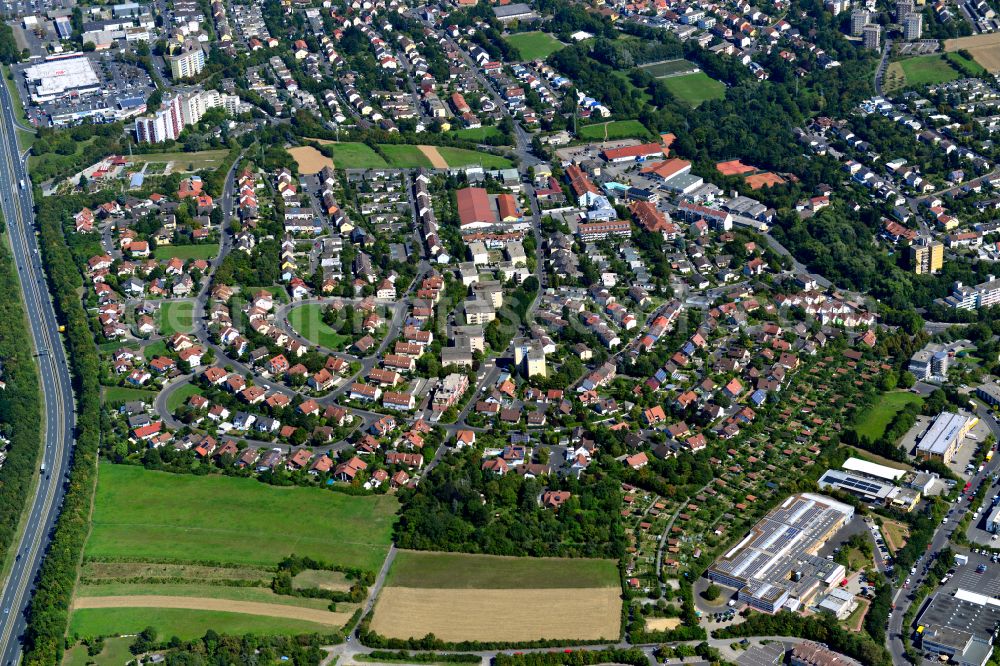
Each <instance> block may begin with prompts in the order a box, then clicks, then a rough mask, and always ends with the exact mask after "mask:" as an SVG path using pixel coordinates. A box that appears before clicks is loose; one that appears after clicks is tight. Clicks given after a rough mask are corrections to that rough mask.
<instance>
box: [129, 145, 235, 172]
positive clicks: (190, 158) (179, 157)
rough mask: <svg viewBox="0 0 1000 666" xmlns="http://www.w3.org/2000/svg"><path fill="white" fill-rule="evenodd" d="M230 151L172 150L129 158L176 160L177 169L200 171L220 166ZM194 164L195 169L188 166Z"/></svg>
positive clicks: (136, 161) (151, 160)
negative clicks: (195, 151)
mask: <svg viewBox="0 0 1000 666" xmlns="http://www.w3.org/2000/svg"><path fill="white" fill-rule="evenodd" d="M228 154H229V151H228V150H226V149H221V150H202V151H199V152H197V153H183V152H172V153H147V154H144V155H132V156H131V157H129V159H130V160H131V161H132V162H135V163H139V162H160V163H166V162H174V170H175V171H184V170H188V171H199V170H201V169H215V168H217V167H219V166H220V165H221V164H222V162H223V160H225V159H226V155H228ZM190 166H193V167H194V169H189V168H188V167H190Z"/></svg>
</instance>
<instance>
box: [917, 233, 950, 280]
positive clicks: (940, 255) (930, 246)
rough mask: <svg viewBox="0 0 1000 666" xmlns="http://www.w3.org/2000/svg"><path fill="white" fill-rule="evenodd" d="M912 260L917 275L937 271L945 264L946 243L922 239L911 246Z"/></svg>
mask: <svg viewBox="0 0 1000 666" xmlns="http://www.w3.org/2000/svg"><path fill="white" fill-rule="evenodd" d="M910 260H911V261H912V262H913V272H915V273H916V274H917V275H927V274H930V273H937V272H938V271H940V270H941V268H942V267H943V266H944V245H943V244H942V243H938V242H936V241H931V240H927V239H921V240H919V241H917V242H916V243H914V244H913V245H911V246H910Z"/></svg>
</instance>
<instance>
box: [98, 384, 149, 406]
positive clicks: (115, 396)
mask: <svg viewBox="0 0 1000 666" xmlns="http://www.w3.org/2000/svg"><path fill="white" fill-rule="evenodd" d="M156 394H157V392H156V391H147V390H145V389H138V388H129V387H128V386H105V387H104V403H105V404H107V405H121V404H123V403H126V402H128V401H129V400H145V401H146V402H149V403H152V402H153V400H155V399H156Z"/></svg>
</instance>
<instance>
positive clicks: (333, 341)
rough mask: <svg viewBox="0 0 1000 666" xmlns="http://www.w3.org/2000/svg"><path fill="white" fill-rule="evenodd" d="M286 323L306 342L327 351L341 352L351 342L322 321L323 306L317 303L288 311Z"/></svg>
mask: <svg viewBox="0 0 1000 666" xmlns="http://www.w3.org/2000/svg"><path fill="white" fill-rule="evenodd" d="M288 323H289V324H290V325H291V327H292V328H293V329H295V332H296V333H298V334H299V335H301V336H302V337H304V338H305V339H306V340H309V341H310V342H312V343H313V344H316V345H320V346H321V347H326V348H327V349H336V350H342V349H343V348H344V345H346V344H347V343H348V342H350V340H351V339H350V338H349V337H347V336H346V335H341V334H340V333H337V332H336V331H335V330H333V329H332V328H330V327H329V326H328V325H327V324H326V323H325V322H324V321H323V306H322V305H320V304H318V303H310V304H307V305H302V306H300V307H297V308H295V309H293V310H290V311H289V312H288Z"/></svg>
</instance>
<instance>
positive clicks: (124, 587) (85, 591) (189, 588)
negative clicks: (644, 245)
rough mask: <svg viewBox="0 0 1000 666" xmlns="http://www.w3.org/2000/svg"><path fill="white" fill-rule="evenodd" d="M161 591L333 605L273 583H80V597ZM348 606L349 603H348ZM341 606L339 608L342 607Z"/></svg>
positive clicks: (309, 605)
mask: <svg viewBox="0 0 1000 666" xmlns="http://www.w3.org/2000/svg"><path fill="white" fill-rule="evenodd" d="M146 594H152V595H159V596H167V597H203V598H207V599H230V600H232V601H255V602H259V603H265V604H278V605H281V606H300V607H302V608H315V609H318V610H324V609H326V608H328V607H329V606H330V600H329V599H312V598H310V597H293V596H288V595H283V594H275V593H274V592H272V591H271V588H269V587H234V586H231V585H202V584H197V583H171V584H165V585H156V584H142V583H139V584H133V583H101V584H99V585H80V586H79V587H77V589H76V596H77V597H119V596H126V597H134V596H139V595H146ZM344 607H345V608H346V607H347V604H344ZM338 610H339V609H338Z"/></svg>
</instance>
